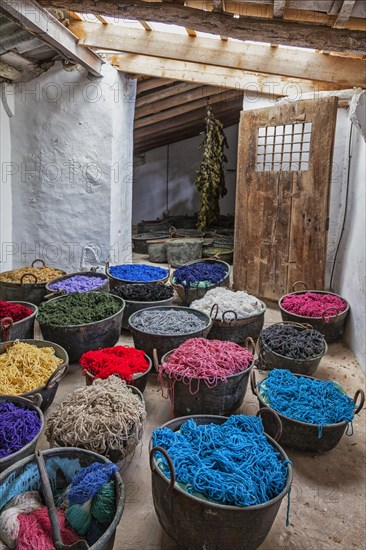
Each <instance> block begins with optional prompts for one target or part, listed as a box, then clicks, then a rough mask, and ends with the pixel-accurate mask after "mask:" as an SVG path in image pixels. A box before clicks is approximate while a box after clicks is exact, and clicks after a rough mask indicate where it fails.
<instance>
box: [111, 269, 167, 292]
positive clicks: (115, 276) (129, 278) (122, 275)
mask: <svg viewBox="0 0 366 550" xmlns="http://www.w3.org/2000/svg"><path fill="white" fill-rule="evenodd" d="M105 272H106V274H107V275H108V277H109V280H110V284H111V288H112V290H113V289H114V288H115V286H116V285H118V284H121V283H124V284H130V283H134V284H139V283H140V284H143V283H166V281H167V280H168V278H169V270H168V269H165V268H163V267H157V266H155V265H148V264H120V265H111V266H110V265H109V262H107V263H106V267H105Z"/></svg>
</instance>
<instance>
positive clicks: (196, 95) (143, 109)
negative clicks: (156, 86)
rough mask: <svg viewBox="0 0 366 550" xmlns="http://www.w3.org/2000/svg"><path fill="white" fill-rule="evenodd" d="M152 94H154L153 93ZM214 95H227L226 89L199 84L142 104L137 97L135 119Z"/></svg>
mask: <svg viewBox="0 0 366 550" xmlns="http://www.w3.org/2000/svg"><path fill="white" fill-rule="evenodd" d="M151 95H154V94H153V93H152V94H151ZM214 95H220V96H221V97H225V90H221V89H220V88H219V87H214V86H199V87H198V88H194V89H193V90H188V91H185V92H183V93H182V94H179V95H174V96H171V97H167V98H166V99H160V100H157V101H155V102H154V103H150V104H148V105H143V106H140V103H139V101H140V98H139V97H138V96H137V98H136V108H135V119H138V118H141V117H144V116H148V115H152V114H154V113H160V112H161V111H165V110H166V109H171V108H173V107H175V106H176V105H182V104H183V103H190V102H192V101H196V100H197V99H202V98H206V101H207V98H208V97H212V96H214Z"/></svg>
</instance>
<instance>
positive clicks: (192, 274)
mask: <svg viewBox="0 0 366 550" xmlns="http://www.w3.org/2000/svg"><path fill="white" fill-rule="evenodd" d="M226 275H227V269H226V268H225V266H224V265H222V264H219V263H207V262H197V263H195V264H190V265H182V266H181V267H178V268H177V269H176V270H175V271H174V282H175V283H177V284H180V285H183V286H197V285H198V284H199V283H201V282H205V283H206V286H210V285H213V284H215V285H217V284H219V283H220V282H221V281H222V280H223V279H224V278H225V277H226Z"/></svg>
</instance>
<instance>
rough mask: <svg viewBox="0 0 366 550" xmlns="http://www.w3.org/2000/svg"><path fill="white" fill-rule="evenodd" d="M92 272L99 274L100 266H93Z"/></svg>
mask: <svg viewBox="0 0 366 550" xmlns="http://www.w3.org/2000/svg"><path fill="white" fill-rule="evenodd" d="M90 271H91V273H97V272H98V266H97V265H93V266H92V267H91V268H90Z"/></svg>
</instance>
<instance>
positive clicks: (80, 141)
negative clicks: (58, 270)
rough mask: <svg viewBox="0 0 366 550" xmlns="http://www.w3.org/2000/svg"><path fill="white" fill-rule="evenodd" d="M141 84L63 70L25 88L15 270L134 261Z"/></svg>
mask: <svg viewBox="0 0 366 550" xmlns="http://www.w3.org/2000/svg"><path fill="white" fill-rule="evenodd" d="M134 102H135V81H134V80H129V79H127V77H125V76H124V75H122V73H120V72H117V71H116V70H115V69H113V68H112V67H111V66H110V65H105V66H104V67H103V78H93V77H89V76H88V74H87V72H86V71H85V70H84V69H83V68H81V67H76V68H74V69H73V70H68V71H65V70H64V68H63V66H62V64H61V63H57V64H56V65H55V66H54V67H53V68H52V69H51V70H50V71H48V72H47V73H45V74H44V75H42V76H41V77H39V78H37V79H35V80H32V81H31V82H28V83H25V84H23V85H21V86H20V87H18V88H17V90H16V94H15V109H16V115H15V116H14V117H13V118H12V119H11V120H10V129H11V138H12V163H13V165H14V167H15V173H14V175H13V176H12V190H13V193H12V196H13V241H14V243H15V246H16V247H17V252H16V254H14V256H13V263H14V265H15V266H18V265H22V264H28V263H29V262H30V261H31V260H33V259H34V258H35V257H42V258H44V259H45V260H46V261H47V262H48V263H50V264H53V265H57V266H60V267H63V268H64V269H66V270H68V271H70V270H75V269H80V267H87V266H89V265H90V264H93V263H103V262H104V261H105V260H106V259H108V258H109V257H111V260H112V261H113V262H115V261H123V260H126V259H128V258H129V257H130V254H131V200H132V148H133V145H132V144H133V138H132V131H133V116H134Z"/></svg>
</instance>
